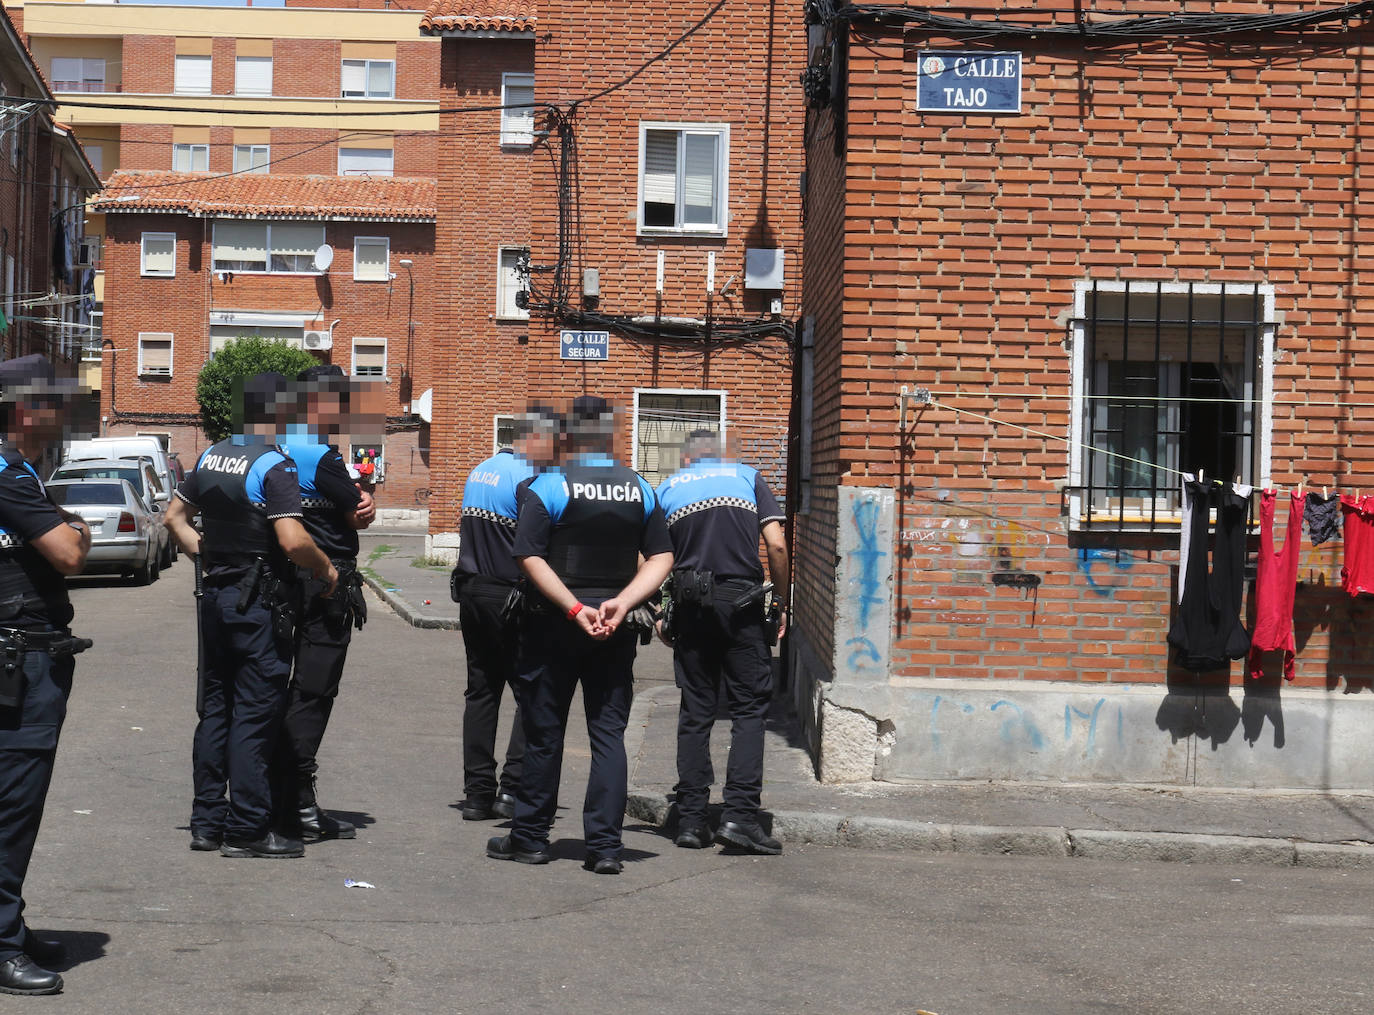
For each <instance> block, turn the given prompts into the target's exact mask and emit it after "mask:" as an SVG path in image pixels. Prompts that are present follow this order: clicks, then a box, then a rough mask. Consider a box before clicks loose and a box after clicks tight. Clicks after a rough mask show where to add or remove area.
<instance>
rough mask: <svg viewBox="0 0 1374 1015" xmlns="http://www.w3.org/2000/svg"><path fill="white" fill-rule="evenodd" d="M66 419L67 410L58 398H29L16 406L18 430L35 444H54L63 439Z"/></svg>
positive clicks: (15, 415) (15, 419)
mask: <svg viewBox="0 0 1374 1015" xmlns="http://www.w3.org/2000/svg"><path fill="white" fill-rule="evenodd" d="M65 420H66V412H65V411H64V410H63V405H62V403H61V402H60V401H58V400H56V399H47V398H34V399H28V400H26V401H24V402H22V403H20V404H19V405H18V406H16V408H15V413H14V422H15V430H16V432H17V433H18V434H21V435H23V437H24V438H25V439H26V440H27V441H28V442H30V443H33V444H52V443H54V442H55V441H58V440H61V439H62V436H63V434H62V425H63V423H64V422H65Z"/></svg>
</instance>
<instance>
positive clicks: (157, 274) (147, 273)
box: [138, 271, 177, 278]
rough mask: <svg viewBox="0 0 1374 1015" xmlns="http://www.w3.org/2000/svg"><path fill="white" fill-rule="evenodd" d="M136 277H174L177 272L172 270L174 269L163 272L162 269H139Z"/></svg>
mask: <svg viewBox="0 0 1374 1015" xmlns="http://www.w3.org/2000/svg"><path fill="white" fill-rule="evenodd" d="M138 277H139V278H176V277H177V273H176V272H174V271H167V272H163V271H140V272H139V273H138Z"/></svg>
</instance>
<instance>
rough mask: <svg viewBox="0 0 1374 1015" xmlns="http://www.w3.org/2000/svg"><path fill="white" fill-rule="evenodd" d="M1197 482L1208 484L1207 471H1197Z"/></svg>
mask: <svg viewBox="0 0 1374 1015" xmlns="http://www.w3.org/2000/svg"><path fill="white" fill-rule="evenodd" d="M1197 481H1198V482H1199V483H1205V482H1207V473H1206V471H1205V470H1203V469H1198V470H1197Z"/></svg>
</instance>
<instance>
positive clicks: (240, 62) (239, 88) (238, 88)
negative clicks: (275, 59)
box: [234, 56, 272, 95]
mask: <svg viewBox="0 0 1374 1015" xmlns="http://www.w3.org/2000/svg"><path fill="white" fill-rule="evenodd" d="M245 60H248V61H252V66H259V65H261V64H262V63H266V64H267V88H266V90H265V91H264V90H263V89H262V88H251V87H250V88H245V87H244V86H243V74H242V70H241V68H242V67H243V66H244V61H245ZM234 94H235V95H271V94H272V58H271V57H270V56H236V57H234Z"/></svg>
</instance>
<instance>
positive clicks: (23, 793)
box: [0, 650, 73, 962]
mask: <svg viewBox="0 0 1374 1015" xmlns="http://www.w3.org/2000/svg"><path fill="white" fill-rule="evenodd" d="M72 670H73V660H72V659H71V658H70V657H68V658H66V659H56V660H55V659H53V658H52V657H51V656H49V655H48V654H47V653H45V652H35V651H32V650H30V651H29V652H28V653H26V654H25V657H24V686H25V690H24V700H23V702H22V703H21V704H19V705H15V706H12V707H0V962H5V961H8V960H9V959H12V958H14V957H15V956H16V955H18V954H19V953H20V952H21V951H23V949H24V934H25V929H24V878H25V876H26V875H27V874H28V871H29V860H30V859H31V858H32V857H33V847H34V843H35V842H36V841H37V840H38V826H39V824H40V823H41V822H42V820H43V804H44V802H45V801H46V800H47V797H48V785H49V784H50V783H51V782H52V771H53V763H54V761H55V760H56V758H57V738H58V735H59V734H60V733H61V731H62V722H63V720H64V719H65V718H66V715H67V697H68V695H70V694H71V689H72Z"/></svg>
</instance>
